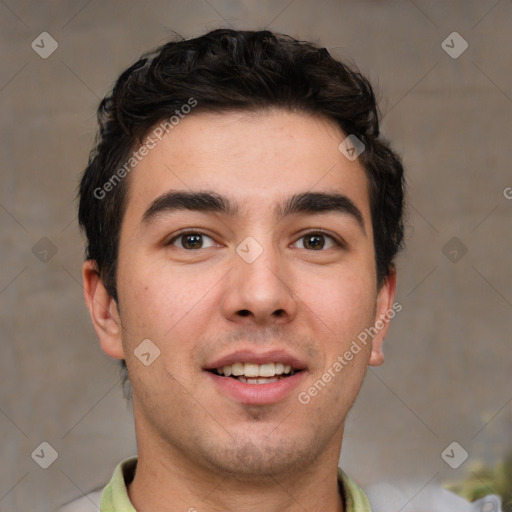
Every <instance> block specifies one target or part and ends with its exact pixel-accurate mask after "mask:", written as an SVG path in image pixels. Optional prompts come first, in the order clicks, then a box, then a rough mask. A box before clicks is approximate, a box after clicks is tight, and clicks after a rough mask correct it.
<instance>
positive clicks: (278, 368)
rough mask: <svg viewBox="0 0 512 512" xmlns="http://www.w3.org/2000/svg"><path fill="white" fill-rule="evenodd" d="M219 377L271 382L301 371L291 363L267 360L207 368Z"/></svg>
mask: <svg viewBox="0 0 512 512" xmlns="http://www.w3.org/2000/svg"><path fill="white" fill-rule="evenodd" d="M207 371H209V372H211V373H213V374H214V375H218V376H219V377H229V378H231V379H235V380H237V381H238V382H243V383H244V384H271V383H273V382H279V381H280V380H282V379H286V378H288V377H291V376H292V375H294V374H295V373H297V372H301V371H303V370H302V369H299V368H293V367H292V365H291V364H285V363H281V362H268V363H263V364H257V363H247V362H236V363H233V364H228V365H224V366H222V367H219V368H214V369H211V370H207Z"/></svg>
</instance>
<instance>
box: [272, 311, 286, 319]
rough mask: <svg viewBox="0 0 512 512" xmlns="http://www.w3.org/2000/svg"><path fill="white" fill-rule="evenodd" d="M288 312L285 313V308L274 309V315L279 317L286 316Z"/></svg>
mask: <svg viewBox="0 0 512 512" xmlns="http://www.w3.org/2000/svg"><path fill="white" fill-rule="evenodd" d="M285 314H286V313H285V310H284V309H276V310H275V311H274V316H277V317H282V316H284V315H285Z"/></svg>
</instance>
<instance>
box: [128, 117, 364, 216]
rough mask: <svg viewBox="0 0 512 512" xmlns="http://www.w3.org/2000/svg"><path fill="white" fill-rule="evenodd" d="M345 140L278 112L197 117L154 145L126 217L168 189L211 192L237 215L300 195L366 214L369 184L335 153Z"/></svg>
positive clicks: (133, 183)
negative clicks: (335, 196) (332, 196)
mask: <svg viewBox="0 0 512 512" xmlns="http://www.w3.org/2000/svg"><path fill="white" fill-rule="evenodd" d="M345 137H346V135H345V134H343V133H342V131H341V130H340V128H339V127H338V126H337V125H336V124H335V123H334V122H331V121H329V120H327V119H324V118H320V117H314V116H311V115H308V114H303V113H292V112H288V111H282V110H273V111H269V110H262V111H257V112H239V111H234V112H224V113H207V112H195V113H193V114H191V115H189V116H186V117H184V118H183V119H181V120H180V122H179V123H178V124H176V125H174V126H173V128H172V129H171V130H170V131H169V132H168V133H167V134H166V135H165V136H163V137H162V139H161V140H159V141H158V142H157V143H156V144H155V145H154V147H153V148H152V149H150V150H149V151H148V153H147V155H146V156H144V158H143V159H142V160H141V161H140V162H139V163H138V164H137V165H136V167H135V168H134V169H133V171H132V172H131V175H130V183H129V193H128V208H127V214H130V215H132V214H133V215H139V216H140V215H141V214H142V213H143V210H144V208H147V206H148V205H149V204H150V203H151V202H152V201H153V200H155V199H156V198H157V197H159V196H160V195H161V194H162V193H165V192H166V191H168V190H187V191H201V190H208V191H211V190H214V191H216V192H218V193H219V194H222V195H224V196H226V197H229V198H232V200H233V202H234V203H236V204H237V205H238V206H239V207H240V213H241V214H242V215H243V213H244V212H250V213H251V214H254V213H255V212H256V211H261V212H263V211H266V210H267V209H268V208H269V205H270V204H271V203H273V204H277V203H279V202H281V201H282V199H283V198H284V197H287V196H290V195H292V194H300V193H304V192H309V191H313V192H331V193H342V194H344V195H347V196H348V197H350V198H351V199H352V200H353V201H354V202H355V203H356V204H357V205H358V207H359V208H360V209H361V211H362V212H363V215H364V216H365V217H366V216H367V215H369V204H368V202H369V199H368V197H369V196H368V180H367V177H366V173H365V171H364V169H363V168H362V166H361V165H360V164H359V162H358V161H357V160H354V161H350V160H349V159H347V158H346V157H345V156H344V155H343V154H342V153H341V152H340V151H339V149H338V147H339V145H340V143H341V141H343V140H344V139H345Z"/></svg>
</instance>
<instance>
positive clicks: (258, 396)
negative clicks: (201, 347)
mask: <svg viewBox="0 0 512 512" xmlns="http://www.w3.org/2000/svg"><path fill="white" fill-rule="evenodd" d="M206 373H207V374H208V376H209V377H210V378H211V379H212V380H213V382H214V383H215V384H216V385H217V386H219V387H220V389H221V391H222V393H223V394H225V395H228V396H230V397H231V398H233V399H234V400H236V401H237V402H240V403H242V404H246V405H270V404H275V403H277V402H280V401H281V400H283V399H284V398H286V397H287V396H288V395H290V394H291V393H292V391H293V390H294V389H295V388H296V387H297V386H298V385H299V383H300V382H301V381H302V379H303V377H304V375H305V373H306V372H305V371H304V370H302V371H300V372H297V373H294V374H293V375H291V376H290V377H283V378H281V379H279V380H278V381H276V382H269V383H268V384H247V383H246V382H240V381H239V380H238V379H233V378H231V377H221V376H220V375H216V374H214V373H211V372H206Z"/></svg>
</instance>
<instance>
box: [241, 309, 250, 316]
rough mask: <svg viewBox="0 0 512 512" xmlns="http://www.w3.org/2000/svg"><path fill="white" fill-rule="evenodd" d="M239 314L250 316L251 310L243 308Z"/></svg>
mask: <svg viewBox="0 0 512 512" xmlns="http://www.w3.org/2000/svg"><path fill="white" fill-rule="evenodd" d="M238 314H239V315H240V316H249V315H250V314H251V312H250V311H249V310H248V309H241V310H240V311H239V312H238Z"/></svg>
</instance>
